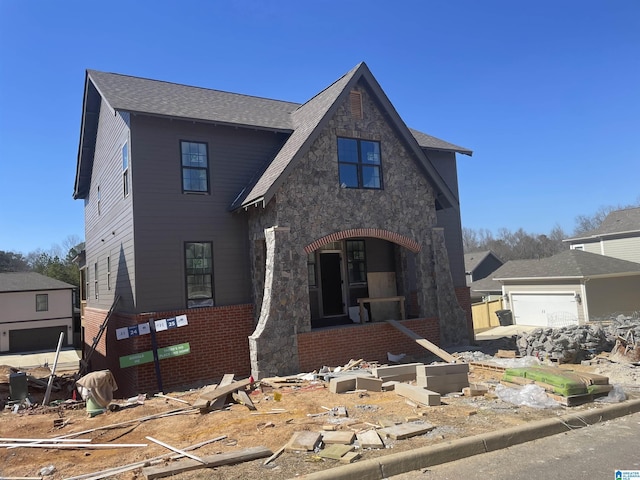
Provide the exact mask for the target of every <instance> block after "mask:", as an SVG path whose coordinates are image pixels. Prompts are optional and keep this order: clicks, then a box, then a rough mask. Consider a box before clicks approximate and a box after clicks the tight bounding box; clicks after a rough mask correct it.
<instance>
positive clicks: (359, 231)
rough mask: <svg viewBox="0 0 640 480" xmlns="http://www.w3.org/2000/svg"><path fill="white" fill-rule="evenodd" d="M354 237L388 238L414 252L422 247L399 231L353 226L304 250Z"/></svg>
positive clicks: (306, 251)
mask: <svg viewBox="0 0 640 480" xmlns="http://www.w3.org/2000/svg"><path fill="white" fill-rule="evenodd" d="M354 237H372V238H380V239H382V240H388V241H389V242H393V243H397V244H398V245H400V246H401V247H405V248H408V249H409V250H410V251H412V252H413V253H418V252H419V251H420V249H421V248H422V247H421V246H420V244H419V243H418V242H416V241H415V240H412V239H410V238H408V237H405V236H404V235H400V234H399V233H395V232H390V231H389V230H383V229H380V228H353V229H350V230H342V231H340V232H335V233H331V234H329V235H325V236H324V237H322V238H319V239H317V240H316V241H314V242H312V243H310V244H309V245H307V246H306V247H304V251H305V253H311V252H313V251H315V250H317V249H318V248H321V247H323V246H325V245H327V244H329V243H332V242H337V241H339V240H345V239H347V238H354Z"/></svg>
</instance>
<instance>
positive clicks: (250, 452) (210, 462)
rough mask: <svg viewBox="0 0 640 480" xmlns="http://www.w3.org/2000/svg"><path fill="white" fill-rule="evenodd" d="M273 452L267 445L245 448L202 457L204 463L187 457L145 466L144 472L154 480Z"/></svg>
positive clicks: (148, 479) (247, 459)
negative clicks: (155, 465)
mask: <svg viewBox="0 0 640 480" xmlns="http://www.w3.org/2000/svg"><path fill="white" fill-rule="evenodd" d="M272 453H273V452H272V451H271V450H269V449H268V448H266V447H252V448H245V449H244V450H239V451H237V452H229V453H219V454H217V455H209V456H206V457H202V459H203V460H204V461H205V463H204V464H202V463H200V462H196V461H195V460H191V459H186V460H180V461H178V462H174V463H171V464H169V465H163V466H159V467H147V468H143V469H142V473H143V474H144V476H145V478H146V479H147V480H153V479H155V478H163V477H168V476H170V475H176V474H178V473H183V472H189V471H192V470H198V469H201V468H211V467H220V466H222V465H232V464H234V463H242V462H247V461H250V460H256V459H258V458H264V457H268V456H270V455H272Z"/></svg>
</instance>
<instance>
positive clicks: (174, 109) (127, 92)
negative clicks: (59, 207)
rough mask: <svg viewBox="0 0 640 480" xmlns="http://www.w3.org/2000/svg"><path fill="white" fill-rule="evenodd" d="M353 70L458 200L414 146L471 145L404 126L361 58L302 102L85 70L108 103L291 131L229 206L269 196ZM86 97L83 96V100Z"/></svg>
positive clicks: (436, 179) (79, 192)
mask: <svg viewBox="0 0 640 480" xmlns="http://www.w3.org/2000/svg"><path fill="white" fill-rule="evenodd" d="M356 74H357V76H358V78H361V77H362V76H363V75H364V76H366V78H367V81H368V83H369V84H371V85H372V86H373V87H374V89H375V90H376V91H377V92H378V98H379V100H381V101H382V102H383V103H384V104H385V105H386V109H387V112H388V113H389V115H390V118H391V119H392V120H391V121H393V122H394V123H396V124H397V126H398V127H399V129H400V131H401V134H402V135H405V136H406V138H407V141H408V144H409V145H410V146H411V148H413V149H414V150H415V151H417V157H418V158H421V160H420V161H421V162H422V166H423V168H424V169H425V171H426V173H427V176H428V178H429V180H430V182H432V184H433V185H434V187H435V188H436V192H437V195H438V201H439V202H441V204H443V205H449V204H451V205H454V204H457V199H456V197H455V195H454V194H453V192H452V191H451V190H450V188H449V187H448V186H447V184H446V182H444V180H443V179H442V177H441V176H440V174H439V173H438V172H437V170H436V169H435V168H434V167H433V165H431V163H430V161H429V160H428V159H426V158H424V153H423V152H422V151H420V150H419V149H418V148H417V146H419V147H421V148H423V149H435V150H446V151H452V152H459V153H464V154H467V155H471V154H472V152H471V150H468V149H466V148H463V147H458V146H456V145H454V144H452V143H448V142H445V141H444V140H440V139H438V138H435V137H432V136H431V135H427V134H425V133H422V132H419V131H417V130H407V128H406V126H405V125H404V123H403V122H402V120H401V119H400V117H399V116H398V115H397V112H396V111H395V109H394V108H393V106H392V105H391V103H390V102H389V101H388V99H387V98H386V96H385V95H384V92H382V89H381V88H380V87H379V85H378V84H377V82H376V81H375V79H374V78H373V76H372V75H371V73H370V72H369V70H368V68H367V67H366V65H365V64H364V62H362V63H360V64H358V65H357V66H356V67H354V68H353V69H352V70H351V71H349V72H348V73H347V74H345V75H344V76H342V77H341V78H340V79H339V80H337V81H336V82H334V83H333V84H332V85H331V86H329V87H327V88H326V89H325V90H323V91H322V92H320V93H319V94H317V95H316V96H314V97H313V98H312V99H311V100H309V101H308V102H306V103H304V104H302V105H300V104H297V103H292V102H284V101H280V100H271V99H266V98H260V97H253V96H249V95H241V94H237V93H229V92H223V91H219V90H210V89H206V88H199V87H191V86H187V85H179V84H175V83H170V82H162V81H157V80H149V79H145V78H138V77H131V76H127V75H120V74H114V73H105V72H99V71H96V70H87V82H91V84H93V85H94V86H95V88H96V89H97V91H98V93H99V94H100V95H101V96H102V97H103V98H104V99H105V101H106V102H107V104H108V105H109V106H110V108H112V109H113V110H116V111H117V110H119V111H127V112H134V113H143V114H148V115H160V116H169V117H177V118H185V119H190V120H198V121H205V122H213V123H223V124H233V125H241V126H247V127H252V128H256V127H257V128H266V129H274V130H278V131H285V132H291V136H290V137H289V138H288V139H287V141H286V142H285V144H284V146H283V147H282V149H281V150H280V151H279V152H278V154H277V155H276V157H275V158H274V159H273V160H272V162H271V163H270V164H269V165H268V166H267V167H266V170H265V171H264V172H258V174H259V176H258V177H256V178H257V181H256V182H255V184H252V185H247V186H246V187H245V189H244V190H243V191H242V192H241V193H240V194H239V195H238V197H237V198H236V200H235V201H234V202H233V204H232V205H231V209H235V208H238V207H240V206H248V205H250V204H252V203H256V202H260V201H265V202H266V201H268V200H269V199H270V198H271V196H272V195H273V193H274V191H275V189H276V188H277V187H278V186H279V185H280V184H281V182H282V181H283V180H284V178H286V174H287V172H288V171H289V170H290V168H291V167H292V166H293V165H294V164H295V161H296V159H297V158H298V157H299V156H300V155H301V154H303V153H304V152H305V149H306V148H307V147H308V146H309V145H310V143H311V141H312V140H314V139H315V136H317V134H318V128H317V127H318V125H319V124H320V122H322V121H323V120H324V119H325V118H327V115H328V113H329V112H330V111H332V109H333V108H335V106H336V100H337V99H338V97H339V96H340V95H342V94H344V92H345V88H346V86H347V85H349V84H350V82H352V80H353V79H354V78H355V77H356ZM354 83H355V82H354ZM87 92H89V94H88V95H90V94H91V92H90V91H89V90H87ZM93 95H94V96H95V95H96V94H95V93H94V94H93ZM88 100H89V99H87V98H85V104H86V103H87V102H88ZM85 108H86V107H85ZM83 118H84V117H83ZM93 121H94V122H96V121H97V120H93ZM90 127H91V126H87V127H86V128H87V131H88V132H91V131H92V130H91V128H90ZM84 128H85V127H83V131H82V132H81V141H80V148H79V154H78V167H77V171H76V185H75V192H74V198H83V195H86V193H87V191H88V185H87V184H88V182H89V181H90V178H89V177H88V175H90V171H91V168H90V166H91V165H90V164H91V162H92V154H89V155H88V154H87V152H86V151H85V150H87V149H88V150H87V151H92V148H93V146H92V145H90V144H89V143H88V144H87V145H85V144H84V142H83V137H82V135H83V133H84ZM404 132H407V133H406V134H405V133H404ZM414 140H415V142H414ZM87 172H89V173H87Z"/></svg>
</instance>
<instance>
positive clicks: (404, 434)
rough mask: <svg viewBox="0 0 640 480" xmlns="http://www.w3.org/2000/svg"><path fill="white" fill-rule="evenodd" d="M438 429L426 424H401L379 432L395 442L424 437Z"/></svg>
mask: <svg viewBox="0 0 640 480" xmlns="http://www.w3.org/2000/svg"><path fill="white" fill-rule="evenodd" d="M434 428H436V427H435V426H434V425H431V424H430V423H425V422H411V423H401V424H400V425H396V426H394V427H387V428H383V429H381V430H379V433H380V434H382V435H384V436H386V437H389V438H392V439H394V440H404V439H405V438H411V437H415V436H417V435H423V434H425V433H427V432H429V431H431V430H433V429H434Z"/></svg>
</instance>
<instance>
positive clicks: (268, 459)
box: [263, 445, 286, 465]
mask: <svg viewBox="0 0 640 480" xmlns="http://www.w3.org/2000/svg"><path fill="white" fill-rule="evenodd" d="M285 447H286V445H283V446H281V447H280V448H279V449H278V450H276V451H275V452H274V454H273V455H271V456H270V457H269V458H267V459H266V460H265V461H264V463H263V465H267V464H269V463H271V462H273V461H274V460H275V459H276V458H278V457H279V456H280V455H282V452H284V449H285Z"/></svg>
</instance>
